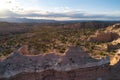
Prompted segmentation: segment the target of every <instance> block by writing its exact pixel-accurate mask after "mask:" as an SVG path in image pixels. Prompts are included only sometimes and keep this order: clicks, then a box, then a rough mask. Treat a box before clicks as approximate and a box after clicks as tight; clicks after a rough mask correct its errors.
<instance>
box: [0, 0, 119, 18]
mask: <svg viewBox="0 0 120 80" xmlns="http://www.w3.org/2000/svg"><path fill="white" fill-rule="evenodd" d="M0 18H32V19H54V20H120V0H0Z"/></svg>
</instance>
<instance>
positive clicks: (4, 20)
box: [0, 18, 56, 23]
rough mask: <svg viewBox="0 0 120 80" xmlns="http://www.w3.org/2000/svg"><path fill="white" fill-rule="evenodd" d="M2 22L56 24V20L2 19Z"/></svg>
mask: <svg viewBox="0 0 120 80" xmlns="http://www.w3.org/2000/svg"><path fill="white" fill-rule="evenodd" d="M0 21H1V22H17V23H42V22H56V21H55V20H47V19H27V18H0Z"/></svg>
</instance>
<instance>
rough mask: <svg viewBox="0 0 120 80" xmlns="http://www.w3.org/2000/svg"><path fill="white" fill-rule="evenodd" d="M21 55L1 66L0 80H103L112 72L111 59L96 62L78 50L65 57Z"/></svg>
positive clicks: (17, 53) (14, 54) (15, 53)
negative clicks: (110, 68) (110, 69)
mask: <svg viewBox="0 0 120 80" xmlns="http://www.w3.org/2000/svg"><path fill="white" fill-rule="evenodd" d="M19 51H20V49H19ZM19 51H17V52H14V53H12V54H11V55H9V56H8V57H7V58H6V59H4V60H2V61H1V62H0V80H28V79H29V80H99V79H101V80H104V79H106V76H107V75H108V72H109V59H108V58H104V59H101V60H97V59H93V58H92V57H90V56H89V54H87V53H86V52H85V51H83V50H81V49H80V48H78V47H71V48H70V49H69V50H68V51H67V52H66V53H65V54H63V55H61V54H55V53H49V54H40V55H36V56H33V55H24V54H21V53H22V52H21V53H19ZM25 52H26V50H25ZM23 53H24V51H23ZM93 75H94V76H93Z"/></svg>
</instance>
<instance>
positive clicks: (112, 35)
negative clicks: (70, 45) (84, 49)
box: [89, 24, 120, 43]
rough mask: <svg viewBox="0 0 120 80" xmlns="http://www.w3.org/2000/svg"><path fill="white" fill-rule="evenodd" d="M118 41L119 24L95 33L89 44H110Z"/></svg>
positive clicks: (119, 34) (119, 36) (119, 33)
mask: <svg viewBox="0 0 120 80" xmlns="http://www.w3.org/2000/svg"><path fill="white" fill-rule="evenodd" d="M119 39H120V24H115V25H112V26H109V27H107V28H105V30H103V29H101V30H98V31H97V32H96V34H95V35H92V36H91V37H90V38H89V40H90V41H91V42H99V43H101V42H112V41H114V42H115V41H117V40H118V41H119Z"/></svg>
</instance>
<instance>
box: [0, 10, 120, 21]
mask: <svg viewBox="0 0 120 80" xmlns="http://www.w3.org/2000/svg"><path fill="white" fill-rule="evenodd" d="M0 17H14V18H15V17H16V18H21V17H22V18H38V19H57V20H69V19H70V20H120V15H115V14H114V15H113V14H109V15H108V14H89V13H85V12H82V11H66V12H49V11H40V10H31V11H25V12H24V13H15V12H12V11H10V10H4V11H1V12H0Z"/></svg>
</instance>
